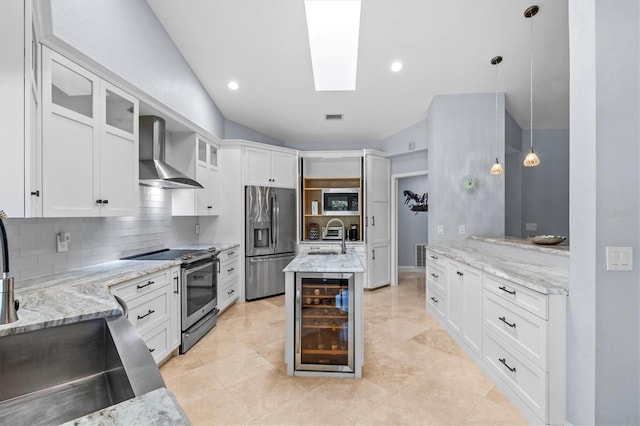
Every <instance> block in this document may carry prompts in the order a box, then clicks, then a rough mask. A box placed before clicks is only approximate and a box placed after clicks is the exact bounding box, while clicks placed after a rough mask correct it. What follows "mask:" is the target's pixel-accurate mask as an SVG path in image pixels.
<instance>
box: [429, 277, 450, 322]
mask: <svg viewBox="0 0 640 426" xmlns="http://www.w3.org/2000/svg"><path fill="white" fill-rule="evenodd" d="M444 294H446V293H444V292H440V291H439V287H437V286H436V285H435V284H434V283H431V282H429V283H427V309H428V310H430V311H432V312H434V313H435V314H436V315H439V316H440V317H442V319H443V320H444V319H445V318H446V317H447V300H446V299H445V297H444Z"/></svg>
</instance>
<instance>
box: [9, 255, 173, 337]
mask: <svg viewBox="0 0 640 426" xmlns="http://www.w3.org/2000/svg"><path fill="white" fill-rule="evenodd" d="M173 265H179V262H176V261H157V260H115V261H113V262H107V263H101V264H98V265H93V266H87V267H85V268H78V269H73V270H71V271H67V272H64V273H61V274H56V275H54V276H50V277H41V278H34V279H30V280H25V281H20V282H18V283H16V299H17V300H19V301H20V309H19V310H18V321H16V322H14V323H11V324H5V325H0V336H6V335H9V334H16V333H24V332H26V331H32V330H38V329H41V328H47V327H55V326H58V325H62V324H71V323H74V322H80V321H86V320H90V319H95V318H106V317H110V316H113V315H120V314H121V311H120V305H118V304H117V303H116V301H115V299H114V298H113V297H112V296H111V295H110V294H109V287H110V286H112V285H115V284H119V283H121V282H124V281H129V280H132V279H135V278H138V277H141V276H144V275H146V274H150V273H153V272H157V271H161V270H163V269H166V268H170V267H171V266H173Z"/></svg>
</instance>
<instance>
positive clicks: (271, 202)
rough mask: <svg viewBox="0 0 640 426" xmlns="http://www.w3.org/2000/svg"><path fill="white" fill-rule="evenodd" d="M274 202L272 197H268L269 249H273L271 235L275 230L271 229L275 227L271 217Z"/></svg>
mask: <svg viewBox="0 0 640 426" xmlns="http://www.w3.org/2000/svg"><path fill="white" fill-rule="evenodd" d="M274 201H275V200H274V197H273V196H271V197H269V215H270V218H269V245H270V246H271V247H273V245H274V244H273V233H274V232H275V230H274V229H273V228H274V227H275V226H274V223H273V220H274V217H273V216H274V215H273V209H274Z"/></svg>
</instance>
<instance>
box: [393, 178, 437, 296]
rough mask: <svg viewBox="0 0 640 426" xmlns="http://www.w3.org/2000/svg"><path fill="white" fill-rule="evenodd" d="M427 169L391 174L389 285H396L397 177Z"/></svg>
mask: <svg viewBox="0 0 640 426" xmlns="http://www.w3.org/2000/svg"><path fill="white" fill-rule="evenodd" d="M428 174H429V172H428V171H427V170H417V171H415V172H406V173H396V174H393V175H391V205H392V206H393V207H392V208H391V285H398V179H402V178H406V177H413V176H423V175H428Z"/></svg>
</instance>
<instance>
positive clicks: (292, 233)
mask: <svg viewBox="0 0 640 426" xmlns="http://www.w3.org/2000/svg"><path fill="white" fill-rule="evenodd" d="M245 208H246V212H245V238H246V241H245V259H246V260H245V262H246V265H245V298H246V300H255V299H260V298H263V297H268V296H274V295H277V294H283V293H284V272H282V269H283V268H284V267H285V266H287V264H289V262H291V260H293V258H294V257H295V251H296V193H295V190H293V189H283V188H272V187H268V186H247V187H245Z"/></svg>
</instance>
